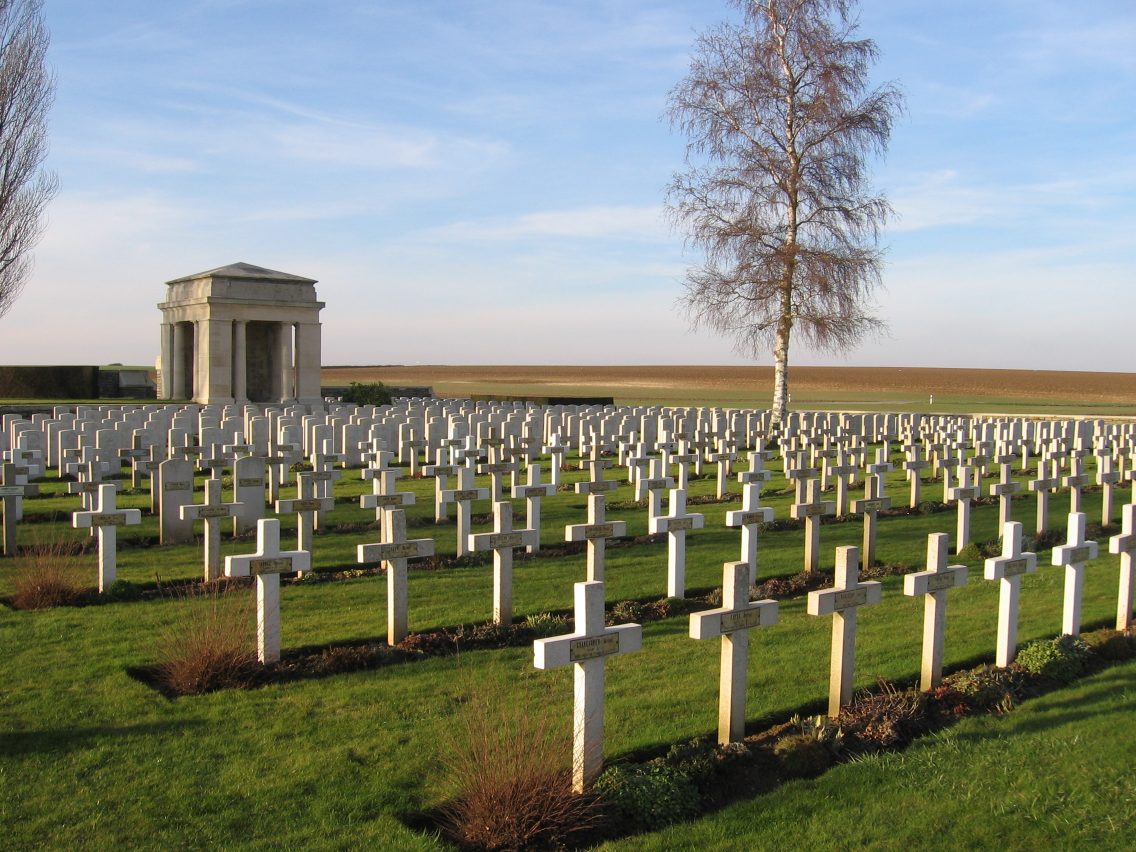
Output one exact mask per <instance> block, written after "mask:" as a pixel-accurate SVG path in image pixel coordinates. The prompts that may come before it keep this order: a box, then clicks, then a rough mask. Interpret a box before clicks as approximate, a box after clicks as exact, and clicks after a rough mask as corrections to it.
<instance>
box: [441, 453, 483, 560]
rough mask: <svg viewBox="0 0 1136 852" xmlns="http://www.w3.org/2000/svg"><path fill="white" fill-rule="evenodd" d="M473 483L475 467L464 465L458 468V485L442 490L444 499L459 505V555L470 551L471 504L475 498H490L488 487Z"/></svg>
mask: <svg viewBox="0 0 1136 852" xmlns="http://www.w3.org/2000/svg"><path fill="white" fill-rule="evenodd" d="M473 483H474V479H473V469H472V468H470V467H467V466H466V465H462V466H461V467H460V468H458V481H457V486H458V487H457V488H454V489H447V490H445V491H443V492H442V499H444V500H445V501H446V502H447V503H456V504H457V507H458V511H457V526H458V535H457V555H458V556H459V557H460V556H465V555H466V554H467V553H469V548H468V538H469V527H470V518H471V515H472V511H471V510H470V504H471V503H472V502H473V501H474V500H487V499H488V498H489V489H488V488H475V487H474V484H473Z"/></svg>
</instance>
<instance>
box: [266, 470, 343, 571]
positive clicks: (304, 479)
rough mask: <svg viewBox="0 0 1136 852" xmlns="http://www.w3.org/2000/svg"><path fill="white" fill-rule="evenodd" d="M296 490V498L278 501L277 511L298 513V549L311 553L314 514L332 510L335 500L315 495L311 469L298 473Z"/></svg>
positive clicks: (281, 513) (279, 512) (278, 512)
mask: <svg viewBox="0 0 1136 852" xmlns="http://www.w3.org/2000/svg"><path fill="white" fill-rule="evenodd" d="M296 492H297V493H296V499H294V500H277V501H276V513H277V514H280V515H283V514H287V513H289V512H294V513H295V514H296V543H297V546H296V549H297V550H306V551H308V553H311V552H312V544H313V539H314V537H315V517H314V516H315V514H316V513H317V512H321V511H323V512H330V511H331V510H332V508H333V507H334V503H335V501H334V500H333V498H331V497H316V496H315V482H314V481H313V480H312V473H311V472H310V471H306V472H303V473H298V474H296Z"/></svg>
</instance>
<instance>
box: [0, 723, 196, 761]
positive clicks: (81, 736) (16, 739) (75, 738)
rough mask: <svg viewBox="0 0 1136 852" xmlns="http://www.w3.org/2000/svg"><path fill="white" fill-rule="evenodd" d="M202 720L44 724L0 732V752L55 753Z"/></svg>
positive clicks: (169, 730) (188, 725) (6, 754)
mask: <svg viewBox="0 0 1136 852" xmlns="http://www.w3.org/2000/svg"><path fill="white" fill-rule="evenodd" d="M204 724H205V723H204V722H202V721H198V720H185V721H180V722H147V723H144V724H140V725H100V726H96V727H93V728H44V729H41V730H33V731H16V732H11V733H9V732H4V733H0V756H3V757H20V756H22V755H29V754H57V753H61V752H68V751H74V750H76V749H81V748H86V747H87V746H88V745H89V744H91V743H92V742H94V741H96V740H99V739H101V738H103V737H115V738H117V737H148V736H152V735H155V734H157V735H162V734H169V733H175V732H178V731H184V730H186V729H187V728H191V727H198V726H201V725H204Z"/></svg>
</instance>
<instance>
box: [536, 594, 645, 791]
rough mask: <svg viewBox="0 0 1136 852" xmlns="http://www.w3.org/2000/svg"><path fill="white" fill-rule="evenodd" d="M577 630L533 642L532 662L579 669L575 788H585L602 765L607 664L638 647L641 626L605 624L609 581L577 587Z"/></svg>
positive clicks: (575, 711) (546, 666) (540, 666)
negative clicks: (610, 659)
mask: <svg viewBox="0 0 1136 852" xmlns="http://www.w3.org/2000/svg"><path fill="white" fill-rule="evenodd" d="M575 604H576V614H575V628H576V630H575V632H574V633H569V634H566V635H564V636H553V637H551V638H548V639H537V640H536V641H535V642H533V665H534V666H535V667H536V668H538V669H552V668H558V667H560V666H566V665H568V664H572V665H573V668H574V669H575V671H574V675H575V678H574V679H575V686H574V701H573V710H572V728H573V732H572V789H573V791H575V792H577V793H583V792H585V791H586V790H587V789H588V788H589V787H590V786H591V785H592V782H593V781H595V780H596V778H598V777H599V774H600V771H601V770H602V769H603V717H604V663H605V662H606V658H607V657H609V656H611V655H613V654H628V653H631V652H633V651H638V650H639V649H640V648H641V647H642V644H643V628H642V627H641V626H640V625H638V624H620V625H617V626H615V627H605V626H604V584H603V583H602V582H600V581H590V582H586V583H576V585H575Z"/></svg>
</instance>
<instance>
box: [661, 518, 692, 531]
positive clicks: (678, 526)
mask: <svg viewBox="0 0 1136 852" xmlns="http://www.w3.org/2000/svg"><path fill="white" fill-rule="evenodd" d="M659 520H660V521H661V522H662V527H663V529H662V532H677V531H679V530H692V529H694V518H667V517H665V516H664V517H662V518H660V519H659Z"/></svg>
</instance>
